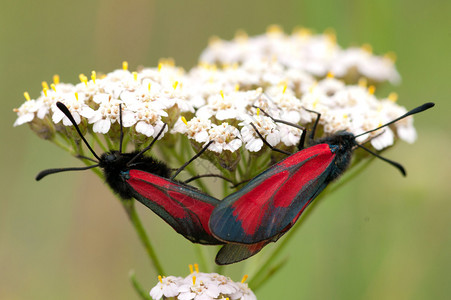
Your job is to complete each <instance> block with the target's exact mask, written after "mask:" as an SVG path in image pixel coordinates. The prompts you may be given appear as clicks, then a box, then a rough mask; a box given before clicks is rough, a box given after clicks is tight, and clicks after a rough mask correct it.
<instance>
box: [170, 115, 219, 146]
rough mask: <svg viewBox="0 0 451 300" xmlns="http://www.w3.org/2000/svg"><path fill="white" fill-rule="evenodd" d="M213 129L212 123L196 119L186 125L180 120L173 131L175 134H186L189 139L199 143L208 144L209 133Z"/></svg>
mask: <svg viewBox="0 0 451 300" xmlns="http://www.w3.org/2000/svg"><path fill="white" fill-rule="evenodd" d="M210 129H211V121H210V120H209V119H202V118H198V117H194V118H192V119H191V120H189V121H188V122H186V124H185V123H184V122H183V121H182V119H179V120H178V121H177V122H176V123H175V125H174V128H173V129H172V132H173V133H176V132H179V133H182V134H185V135H186V136H187V137H188V138H189V139H193V140H195V141H196V142H198V143H206V142H208V141H209V133H208V131H209V130H210Z"/></svg>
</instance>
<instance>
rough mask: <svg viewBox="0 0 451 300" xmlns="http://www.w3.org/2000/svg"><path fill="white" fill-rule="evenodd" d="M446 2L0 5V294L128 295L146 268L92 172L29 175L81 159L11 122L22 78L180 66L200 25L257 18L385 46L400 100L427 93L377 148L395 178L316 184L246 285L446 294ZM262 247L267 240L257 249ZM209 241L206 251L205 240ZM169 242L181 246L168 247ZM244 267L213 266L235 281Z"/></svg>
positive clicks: (449, 258) (368, 176)
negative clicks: (276, 249) (270, 271)
mask: <svg viewBox="0 0 451 300" xmlns="http://www.w3.org/2000/svg"><path fill="white" fill-rule="evenodd" d="M450 15H451V2H450V1H445V0H430V1H420V0H415V1H412V0H409V1H407V0H382V1H359V0H354V1H353V0H348V1H336V0H329V1H288V0H282V1H263V0H260V1H254V0H252V1H236V0H228V1H206V0H205V1H200V0H191V1H144V0H140V1H119V0H113V1H111V0H96V1H95V0H89V1H88V0H80V1H49V0H41V1H31V0H24V1H12V0H2V1H1V3H0V43H1V46H0V76H1V79H0V87H1V88H0V91H1V92H2V96H1V100H0V101H1V104H2V105H1V107H2V110H1V118H0V122H1V126H0V132H1V141H2V142H1V147H0V151H1V155H0V159H1V162H0V163H1V168H2V172H1V173H0V176H1V179H0V184H1V191H2V196H1V200H0V299H137V298H138V297H137V296H136V294H135V293H134V291H133V289H132V287H131V285H130V284H129V282H128V272H129V271H130V270H131V269H134V270H135V271H136V273H137V276H138V278H139V280H140V281H141V282H142V283H143V285H144V286H145V287H146V289H150V288H151V287H152V286H153V285H154V284H155V283H156V280H157V279H156V276H157V275H158V274H156V273H155V272H154V271H153V270H151V269H150V267H149V262H148V260H147V258H146V256H145V254H144V251H143V249H142V248H141V246H140V244H139V241H138V239H137V237H136V234H135V232H134V231H133V229H132V227H131V226H130V224H129V221H128V220H127V218H126V215H125V213H124V212H123V211H122V208H121V206H120V205H119V203H118V202H117V201H116V200H115V198H114V197H113V195H112V194H111V192H110V191H109V190H108V189H107V187H106V186H104V185H102V183H101V182H99V179H98V178H97V177H96V176H94V174H92V173H91V172H84V173H71V174H64V175H63V174H62V175H60V176H53V177H49V178H46V180H44V181H42V182H39V183H37V182H35V181H34V176H35V175H36V174H37V172H38V171H40V170H42V169H45V168H50V167H59V166H74V165H77V164H79V163H78V162H77V161H76V160H75V159H73V158H71V157H69V156H68V155H67V154H66V153H63V152H62V151H61V150H59V149H57V148H56V147H54V146H53V145H52V144H50V143H46V142H45V141H42V140H40V139H38V138H37V137H36V136H35V135H34V134H33V133H32V132H31V131H30V130H29V129H28V127H27V126H26V125H24V126H21V127H17V128H13V127H12V124H13V122H14V120H15V118H16V116H15V114H14V113H13V112H12V109H13V108H14V107H18V106H20V104H21V103H22V102H23V101H24V98H23V96H22V95H23V92H24V91H29V92H30V95H31V96H32V98H33V97H36V96H37V95H38V93H39V91H40V89H41V81H42V80H47V81H50V80H51V77H52V75H53V74H55V73H58V74H59V75H60V76H61V80H62V81H63V82H72V83H74V82H78V74H79V73H85V74H89V73H90V71H91V70H97V71H98V72H99V71H103V72H109V71H112V70H113V69H116V68H119V67H120V66H121V62H122V61H123V60H128V62H129V65H130V68H131V69H135V68H136V67H137V66H138V65H144V66H156V65H157V62H158V59H159V58H160V57H174V58H175V59H176V63H177V64H178V65H181V66H183V67H185V68H186V69H189V68H191V67H192V66H193V65H195V64H196V61H197V57H198V55H199V54H200V51H201V50H202V49H203V48H204V47H205V46H206V45H207V41H208V38H209V37H210V36H212V35H218V36H220V37H222V38H226V39H230V38H232V37H233V35H234V33H235V31H236V30H237V29H244V30H246V31H247V32H248V33H249V34H250V35H255V34H260V33H263V32H264V31H265V29H266V27H267V26H268V25H270V24H280V25H281V26H282V27H283V28H284V29H285V30H286V31H288V32H289V31H291V29H292V28H293V27H295V26H297V25H302V26H306V27H310V28H312V29H314V30H316V31H317V32H321V31H323V30H324V29H326V28H329V27H333V28H334V29H335V30H336V32H337V37H338V42H339V44H340V45H342V46H343V47H347V46H350V45H354V44H358V45H360V44H363V43H370V44H371V45H372V46H373V49H374V52H375V53H380V54H383V53H386V52H388V51H395V52H396V53H397V56H398V61H397V66H398V69H399V71H400V73H401V75H402V78H403V82H402V83H401V85H399V86H396V87H392V86H386V87H385V88H383V89H380V90H379V92H380V95H386V94H387V93H388V92H389V91H392V90H394V91H397V92H398V93H399V95H400V97H399V103H400V104H401V105H404V106H406V107H408V108H412V107H414V106H416V105H418V104H421V103H423V102H425V101H435V102H436V103H437V107H435V108H434V109H433V110H431V111H428V112H427V113H424V114H422V115H419V116H417V118H416V121H415V124H416V128H417V130H418V133H419V140H418V142H417V143H415V144H414V145H408V144H402V143H400V144H398V145H397V146H396V147H394V148H393V149H391V150H389V151H387V152H386V153H385V155H386V156H388V157H390V158H391V159H394V160H396V161H399V162H401V163H402V164H403V165H404V166H405V167H406V169H407V170H408V173H409V175H408V177H407V178H402V177H401V176H400V175H399V174H398V172H397V171H396V170H395V169H394V168H392V167H390V166H388V165H387V164H385V163H382V162H380V161H375V162H374V163H373V164H372V165H371V166H370V167H369V168H368V169H367V170H366V171H365V172H363V173H362V174H361V176H359V177H358V178H357V179H356V180H354V181H353V182H351V183H350V184H348V185H347V186H346V187H345V188H343V189H341V190H340V191H339V192H336V193H335V194H333V195H330V197H327V198H326V199H324V201H322V202H321V203H318V205H317V206H316V208H315V211H314V213H312V214H311V215H310V217H309V218H308V220H307V222H306V223H305V224H304V225H303V227H302V228H300V230H299V231H298V232H297V233H296V235H297V236H296V237H295V238H294V239H293V240H292V241H291V243H290V244H289V247H288V248H287V249H286V250H285V252H284V255H287V256H289V259H290V260H289V263H288V264H287V265H286V266H285V267H284V269H283V270H282V271H281V272H280V273H278V274H276V275H274V276H273V277H272V278H271V279H270V280H269V281H268V283H267V284H266V285H265V286H264V287H263V288H262V289H261V290H259V291H258V293H257V296H258V298H259V299H274V298H275V297H278V298H279V299H286V298H288V297H290V299H449V297H450V295H451V285H450V284H449V283H450V282H451V271H450V270H451V220H450V219H451V197H450V194H451V184H450V183H449V181H450V169H451V157H450V154H449V152H450V150H449V149H450V148H451V139H450V131H451V125H450V124H451V123H450V121H449V120H450V111H451V110H450V108H451V102H450V97H451V84H450V79H449V78H450V77H449V74H450V67H451V58H450V57H451V21H450ZM139 212H140V214H141V216H142V218H143V220H144V222H145V225H146V229H147V230H148V232H149V234H150V235H151V237H152V239H153V241H154V242H155V243H156V248H157V250H158V251H159V252H160V253H161V254H162V260H163V262H164V264H165V266H166V269H167V270H168V272H169V273H170V274H173V275H181V276H185V275H187V274H188V268H187V264H188V263H192V262H194V259H195V258H194V257H195V256H194V252H193V250H192V247H190V246H189V242H187V241H186V240H185V239H183V238H180V237H179V236H178V235H177V234H176V233H174V232H173V231H172V230H171V229H170V228H169V227H168V226H167V225H165V224H164V223H163V222H162V221H161V220H159V219H158V218H157V217H155V216H154V215H153V214H152V213H150V212H149V211H147V210H146V209H140V211H139ZM272 247H273V246H272V245H271V246H268V247H267V248H268V249H271V248H272ZM210 250H211V252H212V254H213V249H210ZM182 251H183V252H182ZM241 268H242V266H241V265H240V264H238V265H237V266H234V267H233V268H231V269H226V270H227V274H228V275H231V276H232V277H233V279H235V280H240V279H241V276H242V273H241Z"/></svg>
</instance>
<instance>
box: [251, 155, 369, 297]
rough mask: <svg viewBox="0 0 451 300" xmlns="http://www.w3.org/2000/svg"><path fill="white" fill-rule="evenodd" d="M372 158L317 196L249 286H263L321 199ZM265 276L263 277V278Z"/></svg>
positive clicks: (361, 163) (353, 175) (357, 171)
mask: <svg viewBox="0 0 451 300" xmlns="http://www.w3.org/2000/svg"><path fill="white" fill-rule="evenodd" d="M371 161H372V159H371V158H370V159H367V160H365V161H364V162H360V163H358V164H355V165H354V166H356V167H355V168H353V169H352V170H350V171H348V173H345V175H344V176H343V179H342V180H340V181H339V182H337V183H335V184H333V185H332V186H331V187H330V188H329V189H327V190H326V191H324V192H322V193H321V194H320V195H319V196H318V197H316V199H315V201H313V202H312V203H311V204H310V205H309V206H308V207H307V209H306V210H305V211H304V212H303V214H302V216H301V218H302V220H301V221H298V222H297V224H296V225H295V226H294V227H293V228H292V229H291V230H290V231H289V232H288V233H287V234H286V235H285V237H284V238H283V239H282V240H281V241H280V242H279V243H278V247H276V249H275V250H274V251H273V252H272V253H271V255H270V256H269V257H268V259H267V260H266V261H265V262H264V263H263V264H262V265H261V266H260V268H258V269H257V270H256V271H255V272H254V275H253V276H250V277H251V278H252V279H251V280H250V281H249V286H250V287H251V288H252V289H253V290H254V291H255V290H256V289H257V288H258V287H259V286H261V285H262V284H263V283H264V282H265V281H266V279H264V278H265V277H266V274H267V269H268V268H269V267H270V266H271V264H272V262H273V261H274V260H275V259H276V258H277V257H278V255H279V254H280V253H281V251H282V250H283V249H284V248H285V246H286V245H287V244H288V242H289V241H290V240H291V238H292V237H293V236H294V235H295V233H296V232H297V231H298V230H299V228H301V227H302V224H304V223H305V222H306V221H307V219H308V217H309V216H310V215H311V213H312V211H313V210H314V208H315V207H316V204H317V203H318V202H320V200H321V199H322V198H323V197H325V196H326V195H327V194H329V193H331V192H335V191H336V190H337V189H338V188H340V187H342V186H343V185H344V184H346V183H348V182H349V181H350V180H352V179H353V178H354V177H356V176H357V175H358V174H360V173H361V172H362V171H363V170H364V169H365V168H366V167H367V166H368V165H369V164H370V163H371ZM262 277H263V279H261V278H262Z"/></svg>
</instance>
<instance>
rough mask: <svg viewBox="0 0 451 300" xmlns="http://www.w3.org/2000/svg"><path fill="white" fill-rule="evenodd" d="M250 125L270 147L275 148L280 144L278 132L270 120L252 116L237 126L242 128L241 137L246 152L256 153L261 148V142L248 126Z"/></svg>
mask: <svg viewBox="0 0 451 300" xmlns="http://www.w3.org/2000/svg"><path fill="white" fill-rule="evenodd" d="M251 123H252V124H254V126H255V127H256V128H257V130H258V132H259V133H260V134H261V135H262V136H263V137H264V138H265V139H266V141H267V142H268V143H269V144H270V145H271V146H276V145H277V144H278V143H279V142H280V132H279V130H278V129H277V125H276V124H275V123H274V121H273V120H272V119H271V118H269V117H264V116H260V115H258V116H253V117H252V118H248V119H247V120H246V121H244V122H243V123H240V124H239V125H241V126H243V128H242V129H241V136H242V139H243V142H244V143H245V147H246V149H247V150H249V151H251V152H257V151H260V149H261V148H262V147H263V141H262V139H261V138H260V137H259V136H258V134H257V133H256V132H255V129H254V128H253V127H252V126H251V125H250V124H251Z"/></svg>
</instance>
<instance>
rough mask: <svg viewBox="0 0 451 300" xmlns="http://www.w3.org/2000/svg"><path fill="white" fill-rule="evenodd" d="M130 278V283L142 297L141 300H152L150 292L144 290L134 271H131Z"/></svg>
mask: <svg viewBox="0 0 451 300" xmlns="http://www.w3.org/2000/svg"><path fill="white" fill-rule="evenodd" d="M129 278H130V281H131V282H132V285H133V288H134V289H135V291H136V293H138V295H139V296H140V297H141V299H143V300H152V298H150V296H149V294H148V292H147V291H146V290H144V289H143V288H142V286H141V284H140V283H139V282H138V280H137V279H136V276H135V272H134V271H133V270H131V271H130V274H129Z"/></svg>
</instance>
